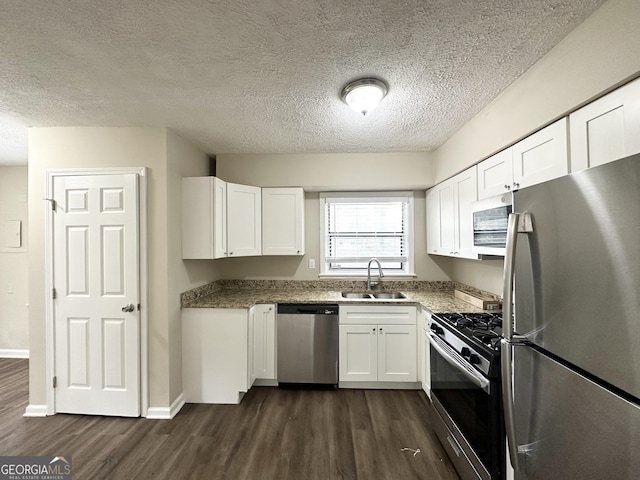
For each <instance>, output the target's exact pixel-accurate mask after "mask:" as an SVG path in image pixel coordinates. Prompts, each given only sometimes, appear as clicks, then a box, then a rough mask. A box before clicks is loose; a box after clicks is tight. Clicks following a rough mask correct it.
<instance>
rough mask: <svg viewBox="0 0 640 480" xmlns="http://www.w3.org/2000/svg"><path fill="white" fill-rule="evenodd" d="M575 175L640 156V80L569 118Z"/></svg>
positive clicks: (587, 106) (583, 108)
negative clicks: (628, 157)
mask: <svg viewBox="0 0 640 480" xmlns="http://www.w3.org/2000/svg"><path fill="white" fill-rule="evenodd" d="M569 125H570V132H571V135H570V142H571V171H572V172H577V171H578V170H583V169H585V168H591V167H596V166H598V165H602V164H603V163H608V162H611V161H613V160H618V159H620V158H623V157H626V156H628V155H633V154H634V153H638V152H640V79H638V80H635V81H633V82H631V83H629V84H627V85H624V86H622V87H620V88H618V89H617V90H614V91H613V92H611V93H609V94H607V95H605V96H604V97H602V98H599V99H598V100H595V101H593V102H591V103H590V104H588V105H586V106H585V107H582V108H581V109H580V110H577V111H576V112H574V113H572V114H571V115H570V116H569Z"/></svg>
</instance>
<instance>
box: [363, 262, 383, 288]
mask: <svg viewBox="0 0 640 480" xmlns="http://www.w3.org/2000/svg"><path fill="white" fill-rule="evenodd" d="M373 262H376V263H377V264H378V281H377V282H372V281H371V264H372V263H373ZM382 277H384V273H382V265H380V260H378V259H377V258H372V259H371V260H369V263H368V265H367V290H371V287H372V286H374V285H378V283H379V282H381V281H382Z"/></svg>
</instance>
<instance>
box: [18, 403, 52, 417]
mask: <svg viewBox="0 0 640 480" xmlns="http://www.w3.org/2000/svg"><path fill="white" fill-rule="evenodd" d="M22 416H23V417H46V416H47V406H46V405H27V408H26V410H25V411H24V415H22Z"/></svg>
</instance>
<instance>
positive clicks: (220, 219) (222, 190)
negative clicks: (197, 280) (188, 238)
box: [212, 177, 228, 258]
mask: <svg viewBox="0 0 640 480" xmlns="http://www.w3.org/2000/svg"><path fill="white" fill-rule="evenodd" d="M212 178H213V258H224V257H226V256H227V253H228V252H227V182H224V181H222V180H220V179H219V178H215V177H212Z"/></svg>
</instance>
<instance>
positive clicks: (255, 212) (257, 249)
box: [227, 183, 262, 257]
mask: <svg viewBox="0 0 640 480" xmlns="http://www.w3.org/2000/svg"><path fill="white" fill-rule="evenodd" d="M261 190H262V189H261V188H260V187H252V186H249V185H239V184H237V183H227V248H228V251H229V257H249V256H254V255H261V254H262V191H261Z"/></svg>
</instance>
